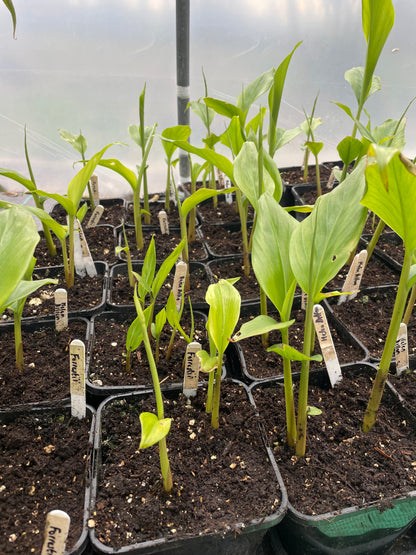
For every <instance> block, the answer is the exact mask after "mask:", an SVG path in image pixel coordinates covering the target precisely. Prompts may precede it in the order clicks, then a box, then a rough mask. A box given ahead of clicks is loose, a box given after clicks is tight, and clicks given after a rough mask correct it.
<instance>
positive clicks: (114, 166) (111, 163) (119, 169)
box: [98, 158, 137, 191]
mask: <svg viewBox="0 0 416 555" xmlns="http://www.w3.org/2000/svg"><path fill="white" fill-rule="evenodd" d="M98 165H99V166H103V168H108V169H110V170H113V171H114V172H116V173H118V174H119V175H121V177H124V179H125V180H126V181H127V183H128V184H129V185H130V187H131V188H132V189H133V191H135V190H136V187H137V175H136V174H135V173H134V172H133V171H132V170H130V169H129V168H127V167H126V166H125V165H124V164H122V163H121V162H120V160H117V159H116V158H109V159H107V160H100V161H99V162H98Z"/></svg>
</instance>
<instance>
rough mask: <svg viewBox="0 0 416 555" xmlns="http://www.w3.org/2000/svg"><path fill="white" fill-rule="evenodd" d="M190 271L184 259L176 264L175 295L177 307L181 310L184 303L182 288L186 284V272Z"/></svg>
mask: <svg viewBox="0 0 416 555" xmlns="http://www.w3.org/2000/svg"><path fill="white" fill-rule="evenodd" d="M187 273H188V264H187V263H186V262H183V261H182V260H181V261H180V262H178V263H177V264H176V268H175V277H174V278H173V287H172V291H173V296H174V298H175V303H176V308H177V310H178V311H179V309H180V308H181V304H182V289H183V287H184V285H185V279H186V274H187Z"/></svg>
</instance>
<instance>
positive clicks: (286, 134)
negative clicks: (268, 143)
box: [273, 127, 302, 152]
mask: <svg viewBox="0 0 416 555" xmlns="http://www.w3.org/2000/svg"><path fill="white" fill-rule="evenodd" d="M301 133H302V130H301V128H300V127H294V128H293V129H282V128H281V127H277V129H276V134H275V139H276V140H275V142H274V145H273V152H276V151H277V150H279V148H282V147H283V146H285V145H287V144H288V143H290V141H293V139H295V138H296V137H297V136H298V135H300V134H301Z"/></svg>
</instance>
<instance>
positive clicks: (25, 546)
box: [0, 406, 95, 555]
mask: <svg viewBox="0 0 416 555" xmlns="http://www.w3.org/2000/svg"><path fill="white" fill-rule="evenodd" d="M0 422H1V427H0V445H1V448H0V466H1V469H2V471H1V474H2V480H1V483H2V486H1V491H0V507H1V510H0V545H1V553H2V554H4V555H6V554H9V553H13V554H14V555H15V554H22V555H27V554H28V553H40V552H41V548H42V543H43V537H44V528H45V522H46V515H47V513H48V512H50V511H52V510H56V509H60V510H63V511H65V512H66V513H67V514H68V515H69V516H70V518H71V524H70V529H69V534H68V539H67V542H66V551H65V554H67V555H80V554H81V553H84V552H85V550H86V548H87V546H88V543H89V541H88V526H87V523H88V518H89V507H90V493H91V492H90V481H91V474H92V473H91V455H92V444H93V441H94V430H95V411H94V410H93V409H91V408H90V407H87V416H86V418H85V419H84V420H78V419H77V418H71V412H70V407H68V406H61V407H59V408H58V407H56V406H55V407H51V406H49V407H42V408H40V407H38V408H34V409H32V410H30V411H23V410H22V411H14V412H12V411H2V412H0Z"/></svg>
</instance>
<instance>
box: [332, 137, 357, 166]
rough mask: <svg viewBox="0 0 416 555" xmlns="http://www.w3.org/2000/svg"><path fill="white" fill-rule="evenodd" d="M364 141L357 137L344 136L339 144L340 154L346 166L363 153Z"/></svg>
mask: <svg viewBox="0 0 416 555" xmlns="http://www.w3.org/2000/svg"><path fill="white" fill-rule="evenodd" d="M361 148H362V143H361V141H360V140H359V139H356V138H355V137H344V139H342V141H341V142H340V143H338V145H337V150H338V154H339V156H340V158H341V160H342V161H343V162H344V164H345V165H346V166H348V165H349V164H350V163H351V162H352V161H353V160H355V159H356V158H357V157H358V156H359V155H360V154H361Z"/></svg>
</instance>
